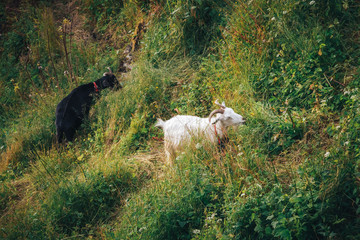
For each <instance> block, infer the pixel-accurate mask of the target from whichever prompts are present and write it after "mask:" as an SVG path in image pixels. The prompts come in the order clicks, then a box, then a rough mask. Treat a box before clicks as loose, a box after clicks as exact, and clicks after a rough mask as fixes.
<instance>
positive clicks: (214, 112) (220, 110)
mask: <svg viewBox="0 0 360 240" xmlns="http://www.w3.org/2000/svg"><path fill="white" fill-rule="evenodd" d="M224 111H225V110H224V109H215V110H214V111H212V112H211V113H210V115H209V122H211V118H212V116H213V115H214V114H217V113H221V114H224Z"/></svg>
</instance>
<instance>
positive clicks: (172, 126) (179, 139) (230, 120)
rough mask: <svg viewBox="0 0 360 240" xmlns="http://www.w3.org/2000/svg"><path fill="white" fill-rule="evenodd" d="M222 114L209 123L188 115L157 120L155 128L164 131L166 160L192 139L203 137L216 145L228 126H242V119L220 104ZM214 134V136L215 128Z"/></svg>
mask: <svg viewBox="0 0 360 240" xmlns="http://www.w3.org/2000/svg"><path fill="white" fill-rule="evenodd" d="M222 105H223V109H224V113H223V114H221V113H218V114H216V115H215V117H213V118H212V119H211V121H209V118H200V117H196V116H189V115H178V116H175V117H173V118H171V119H169V120H167V121H163V120H161V119H158V121H157V122H156V124H155V126H156V127H159V128H162V129H163V131H164V146H165V154H166V158H167V160H168V161H169V162H170V161H171V159H174V158H175V157H176V152H178V151H179V150H181V148H182V147H184V146H185V145H187V144H189V143H190V142H191V139H192V138H193V137H204V139H206V140H208V141H210V142H211V143H214V144H215V143H217V141H218V137H219V138H222V137H223V136H224V134H225V132H226V129H227V128H228V127H229V126H237V125H240V124H244V123H245V120H244V118H243V117H242V116H241V115H239V114H237V113H235V112H234V110H233V109H232V108H228V107H225V103H223V104H222ZM214 124H215V126H216V132H217V135H218V136H216V134H215V128H214Z"/></svg>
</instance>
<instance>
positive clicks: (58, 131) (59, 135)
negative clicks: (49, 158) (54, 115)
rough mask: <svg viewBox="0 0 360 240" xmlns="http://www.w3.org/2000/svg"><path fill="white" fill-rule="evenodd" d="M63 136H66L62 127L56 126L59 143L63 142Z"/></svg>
mask: <svg viewBox="0 0 360 240" xmlns="http://www.w3.org/2000/svg"><path fill="white" fill-rule="evenodd" d="M63 138H64V132H63V131H62V130H61V129H60V128H56V140H57V142H58V144H61V143H62V140H63Z"/></svg>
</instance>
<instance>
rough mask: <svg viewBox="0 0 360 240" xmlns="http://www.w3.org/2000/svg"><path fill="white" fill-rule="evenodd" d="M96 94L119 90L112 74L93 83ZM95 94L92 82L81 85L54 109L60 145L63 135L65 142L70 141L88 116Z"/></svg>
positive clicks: (107, 74)
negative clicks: (105, 90)
mask: <svg viewBox="0 0 360 240" xmlns="http://www.w3.org/2000/svg"><path fill="white" fill-rule="evenodd" d="M95 83H96V85H97V87H98V92H100V91H101V90H102V89H104V88H108V87H109V88H114V87H116V88H121V86H120V84H119V82H118V80H117V79H116V77H115V76H114V75H113V74H112V73H106V74H105V76H103V77H102V78H100V79H98V80H96V81H95ZM96 94H97V91H96V89H95V85H94V82H91V83H88V84H84V85H81V86H79V87H77V88H75V89H74V90H72V92H71V93H70V94H69V95H67V96H66V97H65V98H64V99H63V100H61V102H60V103H59V104H58V105H57V107H56V121H55V125H56V137H57V141H58V143H61V142H62V140H63V137H64V134H65V137H66V140H67V141H72V140H73V138H74V134H75V131H76V130H77V129H78V128H79V127H80V125H81V123H82V121H83V120H84V118H85V117H86V116H88V115H89V111H90V107H91V105H92V103H93V98H94V96H95V95H96Z"/></svg>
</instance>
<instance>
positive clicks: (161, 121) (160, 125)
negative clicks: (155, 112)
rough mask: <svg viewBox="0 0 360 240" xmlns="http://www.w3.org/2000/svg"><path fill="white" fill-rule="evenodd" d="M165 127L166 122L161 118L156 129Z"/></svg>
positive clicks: (156, 124)
mask: <svg viewBox="0 0 360 240" xmlns="http://www.w3.org/2000/svg"><path fill="white" fill-rule="evenodd" d="M164 125H165V122H164V121H163V120H161V119H160V118H158V119H157V121H156V123H155V127H158V128H164Z"/></svg>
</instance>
